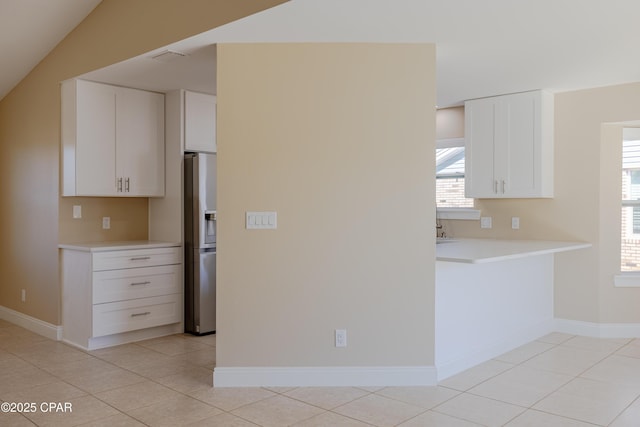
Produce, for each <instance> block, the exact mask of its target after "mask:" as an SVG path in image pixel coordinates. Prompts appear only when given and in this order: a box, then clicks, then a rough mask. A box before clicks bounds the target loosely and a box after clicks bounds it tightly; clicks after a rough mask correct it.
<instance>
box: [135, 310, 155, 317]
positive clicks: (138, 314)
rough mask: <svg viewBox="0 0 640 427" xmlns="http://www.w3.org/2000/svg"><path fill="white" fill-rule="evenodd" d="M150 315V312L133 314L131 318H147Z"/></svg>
mask: <svg viewBox="0 0 640 427" xmlns="http://www.w3.org/2000/svg"><path fill="white" fill-rule="evenodd" d="M149 314H151V312H150V311H145V312H144V313H131V317H138V316H147V315H149Z"/></svg>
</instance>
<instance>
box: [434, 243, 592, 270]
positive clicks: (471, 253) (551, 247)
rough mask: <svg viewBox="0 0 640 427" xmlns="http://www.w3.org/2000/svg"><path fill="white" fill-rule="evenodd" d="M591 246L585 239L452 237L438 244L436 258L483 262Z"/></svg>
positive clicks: (461, 261)
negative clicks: (566, 240)
mask: <svg viewBox="0 0 640 427" xmlns="http://www.w3.org/2000/svg"><path fill="white" fill-rule="evenodd" d="M589 247H591V243H584V242H554V241H548V240H498V239H451V240H443V241H439V243H438V244H436V260H437V261H447V262H460V263H466V264H480V263H485V262H496V261H505V260H509V259H515V258H523V257H529V256H536V255H546V254H552V253H556V252H565V251H573V250H576V249H584V248H589Z"/></svg>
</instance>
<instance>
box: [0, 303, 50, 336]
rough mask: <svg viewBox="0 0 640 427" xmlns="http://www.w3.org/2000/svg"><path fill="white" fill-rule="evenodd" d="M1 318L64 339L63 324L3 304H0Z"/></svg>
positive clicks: (42, 333)
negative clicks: (56, 323) (29, 314)
mask: <svg viewBox="0 0 640 427" xmlns="http://www.w3.org/2000/svg"><path fill="white" fill-rule="evenodd" d="M0 319H2V320H6V321H7V322H11V323H13V324H15V325H18V326H20V327H23V328H25V329H27V330H29V331H31V332H35V333H36V334H38V335H42V336H43V337H46V338H49V339H52V340H56V341H60V340H61V339H62V326H57V325H52V324H51V323H48V322H45V321H43V320H40V319H36V318H35V317H31V316H28V315H26V314H24V313H20V312H19V311H15V310H12V309H10V308H7V307H4V306H2V305H0Z"/></svg>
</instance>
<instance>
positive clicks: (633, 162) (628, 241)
mask: <svg viewBox="0 0 640 427" xmlns="http://www.w3.org/2000/svg"><path fill="white" fill-rule="evenodd" d="M621 219H622V227H621V232H622V235H621V243H622V244H621V248H620V255H621V263H620V270H621V271H623V272H624V271H631V272H640V128H625V129H624V131H623V141H622V218H621Z"/></svg>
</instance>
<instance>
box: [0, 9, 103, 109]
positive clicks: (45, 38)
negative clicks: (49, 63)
mask: <svg viewBox="0 0 640 427" xmlns="http://www.w3.org/2000/svg"><path fill="white" fill-rule="evenodd" d="M98 3H100V0H0V58H1V59H0V61H1V62H0V69H1V70H2V72H1V73H0V99H2V98H4V96H5V95H6V94H7V93H9V91H11V89H13V88H14V87H15V86H16V85H17V84H18V83H19V82H20V80H22V79H23V78H24V77H25V76H26V75H27V74H29V72H30V71H31V70H32V69H33V67H35V66H36V65H38V63H39V62H40V61H41V60H42V59H43V58H44V57H45V56H46V55H47V54H48V53H49V52H50V51H51V49H53V48H54V47H55V46H56V45H57V44H58V43H60V41H61V40H62V39H63V38H64V37H65V36H66V35H67V34H69V32H71V30H73V29H74V28H75V27H76V25H78V24H79V23H80V22H81V21H82V20H83V19H84V18H85V17H86V16H87V15H88V14H89V13H91V11H92V10H93V9H94V8H95V7H96V6H97V5H98Z"/></svg>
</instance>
